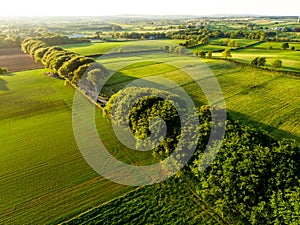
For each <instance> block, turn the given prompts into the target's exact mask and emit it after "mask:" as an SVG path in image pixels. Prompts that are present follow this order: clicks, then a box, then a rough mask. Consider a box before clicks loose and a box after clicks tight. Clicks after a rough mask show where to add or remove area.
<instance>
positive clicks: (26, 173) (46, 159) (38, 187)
mask: <svg viewBox="0 0 300 225" xmlns="http://www.w3.org/2000/svg"><path fill="white" fill-rule="evenodd" d="M44 72H45V70H43V69H42V70H30V71H23V72H16V73H11V74H10V75H7V76H1V80H0V82H1V83H3V84H2V85H1V90H0V102H1V107H0V110H1V113H0V118H1V125H0V127H1V129H0V131H1V151H2V154H1V158H0V162H1V163H0V167H1V169H0V171H1V172H0V180H1V185H0V193H1V204H0V211H1V214H0V223H1V224H24V223H30V224H34V223H35V224H40V223H46V222H48V223H55V222H58V221H59V220H62V219H63V218H67V217H69V216H70V215H74V214H76V213H77V212H80V211H82V210H86V209H88V208H91V207H93V206H96V205H97V204H100V203H103V202H105V201H107V200H110V199H112V198H114V197H116V196H118V195H120V194H122V193H125V192H127V191H128V190H129V189H131V188H130V187H125V186H121V185H118V184H115V183H113V182H111V181H108V180H106V179H104V178H102V177H99V176H97V174H96V173H95V172H94V171H93V170H92V169H91V168H90V167H89V166H88V165H87V164H86V162H85V161H84V160H83V158H82V156H81V155H80V152H79V150H78V148H77V146H76V142H75V140H74V136H73V130H72V114H71V109H72V101H73V95H74V90H73V88H71V87H68V86H64V82H63V81H62V80H58V79H53V78H49V77H47V76H45V75H43V74H44ZM4 82H5V88H2V86H3V85H4ZM98 115H99V116H98V118H99V119H98V122H99V126H100V127H106V129H101V130H99V133H100V134H102V135H103V137H104V138H103V141H104V142H105V143H107V145H108V146H111V149H115V148H118V146H119V145H120V143H119V142H118V141H117V140H115V141H114V138H113V137H112V136H111V135H112V133H111V132H113V131H112V130H111V129H109V127H110V125H109V121H107V120H106V119H101V118H102V116H101V115H100V114H99V112H98ZM16 140H17V141H16ZM119 148H122V147H119ZM125 152H126V151H125ZM130 155H132V153H130V152H127V153H125V154H124V152H123V154H119V155H118V156H117V157H119V158H120V160H124V161H125V162H130V160H131V159H130ZM148 158H149V157H148V156H145V155H141V156H140V157H138V158H136V155H135V158H134V159H135V160H138V161H139V162H145V161H149V159H148ZM146 159H147V160H146ZM131 161H132V160H131Z"/></svg>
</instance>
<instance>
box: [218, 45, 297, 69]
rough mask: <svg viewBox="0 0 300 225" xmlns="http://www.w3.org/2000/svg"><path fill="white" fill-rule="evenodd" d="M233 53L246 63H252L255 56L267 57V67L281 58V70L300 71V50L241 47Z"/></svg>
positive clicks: (234, 56) (237, 58) (234, 58)
mask: <svg viewBox="0 0 300 225" xmlns="http://www.w3.org/2000/svg"><path fill="white" fill-rule="evenodd" d="M264 44H265V43H264ZM256 47H257V46H256ZM231 55H232V59H233V60H236V61H239V62H244V63H251V61H252V60H253V59H254V58H255V57H266V60H267V63H266V67H268V68H271V66H272V62H273V61H275V60H276V59H280V60H282V67H281V68H279V71H287V72H298V73H299V72H300V51H292V50H273V49H272V50H267V49H240V50H233V51H232V52H231ZM213 56H214V57H222V53H214V54H213Z"/></svg>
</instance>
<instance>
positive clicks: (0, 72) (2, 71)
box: [0, 67, 8, 74]
mask: <svg viewBox="0 0 300 225" xmlns="http://www.w3.org/2000/svg"><path fill="white" fill-rule="evenodd" d="M7 72H8V70H7V68H5V67H0V74H5V73H7Z"/></svg>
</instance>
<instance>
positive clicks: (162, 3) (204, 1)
mask: <svg viewBox="0 0 300 225" xmlns="http://www.w3.org/2000/svg"><path fill="white" fill-rule="evenodd" d="M122 14H138V15H196V16H198V15H199V16H200V15H215V14H256V15H273V16H300V3H299V1H298V0H183V1H182V0H181V1H176V0H171V1H170V0H127V1H126V0H47V1H44V0H18V1H17V0H4V1H1V13H0V16H108V15H122Z"/></svg>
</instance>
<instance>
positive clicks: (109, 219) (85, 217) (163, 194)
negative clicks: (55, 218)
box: [62, 178, 222, 225]
mask: <svg viewBox="0 0 300 225" xmlns="http://www.w3.org/2000/svg"><path fill="white" fill-rule="evenodd" d="M191 186H192V181H187V182H183V183H178V182H176V180H175V179H174V178H170V179H169V180H167V181H165V182H163V183H161V184H155V185H151V186H146V187H143V188H139V189H138V190H134V191H132V192H130V193H128V194H126V195H125V196H122V197H120V198H117V199H114V200H112V201H110V202H108V203H105V204H103V205H101V206H99V207H96V208H94V209H92V210H90V211H88V212H86V213H83V214H81V215H79V216H77V217H74V218H73V219H71V220H69V221H66V222H64V223H62V224H63V225H71V224H95V223H98V224H109V225H110V224H141V225H142V224H206V223H207V222H212V223H215V224H222V223H220V221H222V218H221V217H220V216H219V215H218V214H216V212H215V211H213V210H212V209H211V208H210V207H209V205H208V204H204V203H203V202H202V201H201V199H199V197H198V196H197V194H195V193H194V192H193V191H191V189H190V188H191ZM120 212H126V215H122V214H121V213H120Z"/></svg>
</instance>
